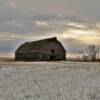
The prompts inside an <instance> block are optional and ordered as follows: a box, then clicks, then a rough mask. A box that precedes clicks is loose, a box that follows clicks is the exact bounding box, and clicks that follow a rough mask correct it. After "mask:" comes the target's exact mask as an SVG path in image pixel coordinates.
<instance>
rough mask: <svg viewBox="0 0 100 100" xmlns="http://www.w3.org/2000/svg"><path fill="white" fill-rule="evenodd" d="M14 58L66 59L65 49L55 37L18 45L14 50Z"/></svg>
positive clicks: (26, 59) (29, 59) (30, 59)
mask: <svg viewBox="0 0 100 100" xmlns="http://www.w3.org/2000/svg"><path fill="white" fill-rule="evenodd" d="M15 59H16V60H23V61H24V60H25V61H51V60H66V51H65V49H64V48H63V46H62V44H61V43H60V42H59V41H58V40H57V39H56V38H53V39H48V40H47V39H46V40H43V41H41V42H38V43H37V42H33V43H26V44H25V45H22V46H20V47H19V49H17V51H16V52H15Z"/></svg>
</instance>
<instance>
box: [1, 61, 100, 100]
mask: <svg viewBox="0 0 100 100" xmlns="http://www.w3.org/2000/svg"><path fill="white" fill-rule="evenodd" d="M0 100H100V63H85V62H84V63H82V62H80V63H78V62H0Z"/></svg>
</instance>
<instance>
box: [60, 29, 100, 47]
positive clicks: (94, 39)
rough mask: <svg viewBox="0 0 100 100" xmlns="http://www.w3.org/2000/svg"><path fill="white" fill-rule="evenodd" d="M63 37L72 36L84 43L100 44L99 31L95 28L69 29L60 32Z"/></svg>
mask: <svg viewBox="0 0 100 100" xmlns="http://www.w3.org/2000/svg"><path fill="white" fill-rule="evenodd" d="M61 34H62V37H64V38H73V39H76V40H80V41H82V42H83V43H85V44H94V45H100V37H99V36H98V35H99V33H98V31H96V30H86V31H84V30H78V29H70V30H67V31H64V32H62V33H61Z"/></svg>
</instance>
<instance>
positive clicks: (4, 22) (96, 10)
mask: <svg viewBox="0 0 100 100" xmlns="http://www.w3.org/2000/svg"><path fill="white" fill-rule="evenodd" d="M99 32H100V0H0V53H14V51H15V50H16V48H17V47H18V46H19V45H20V44H21V43H23V42H25V41H34V40H39V39H43V38H47V37H53V36H57V37H58V39H59V40H60V41H61V42H62V43H63V45H64V47H65V48H66V50H67V51H68V52H76V51H80V50H83V49H84V48H86V47H87V46H88V45H90V44H95V45H99V44H100V33H99Z"/></svg>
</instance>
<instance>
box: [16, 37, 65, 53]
mask: <svg viewBox="0 0 100 100" xmlns="http://www.w3.org/2000/svg"><path fill="white" fill-rule="evenodd" d="M50 41H56V42H57V43H59V44H60V45H61V46H62V44H61V43H60V42H59V41H58V40H57V38H56V37H53V38H47V39H43V40H38V41H31V42H26V43H24V44H22V45H21V46H20V47H19V48H18V49H17V50H16V52H37V50H39V49H40V48H42V46H44V45H45V43H49V42H50ZM62 48H63V50H64V51H65V49H64V47H63V46H62Z"/></svg>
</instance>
